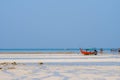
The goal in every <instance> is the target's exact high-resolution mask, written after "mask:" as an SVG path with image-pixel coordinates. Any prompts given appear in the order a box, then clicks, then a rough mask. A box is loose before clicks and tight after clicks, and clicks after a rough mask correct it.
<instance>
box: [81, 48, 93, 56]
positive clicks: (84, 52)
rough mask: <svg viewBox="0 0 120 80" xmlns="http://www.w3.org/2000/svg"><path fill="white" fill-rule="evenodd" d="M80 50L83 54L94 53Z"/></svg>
mask: <svg viewBox="0 0 120 80" xmlns="http://www.w3.org/2000/svg"><path fill="white" fill-rule="evenodd" d="M80 52H81V53H82V54H84V55H90V54H94V52H88V51H84V50H82V49H80Z"/></svg>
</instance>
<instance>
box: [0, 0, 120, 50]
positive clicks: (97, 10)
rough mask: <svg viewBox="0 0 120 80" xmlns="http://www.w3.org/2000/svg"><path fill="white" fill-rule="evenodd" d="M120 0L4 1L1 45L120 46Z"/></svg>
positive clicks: (0, 20)
mask: <svg viewBox="0 0 120 80" xmlns="http://www.w3.org/2000/svg"><path fill="white" fill-rule="evenodd" d="M119 9H120V0H99V1H98V0H60V1H57V0H46V1H42V0H1V1H0V48H8V49H9V48H81V47H83V48H119V47H120V45H119V41H120V37H119V31H120V10H119Z"/></svg>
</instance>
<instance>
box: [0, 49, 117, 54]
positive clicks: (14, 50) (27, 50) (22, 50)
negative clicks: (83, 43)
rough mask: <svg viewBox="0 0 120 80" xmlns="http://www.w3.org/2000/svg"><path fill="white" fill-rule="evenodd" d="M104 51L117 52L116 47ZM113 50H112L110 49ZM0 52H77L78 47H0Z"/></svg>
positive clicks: (78, 50)
mask: <svg viewBox="0 0 120 80" xmlns="http://www.w3.org/2000/svg"><path fill="white" fill-rule="evenodd" d="M100 49H101V48H83V50H87V51H93V50H97V51H98V52H100ZM102 50H103V52H104V53H109V54H111V53H118V49H117V48H116V49H115V48H102ZM111 50H113V51H111ZM0 52H74V53H79V52H80V48H43V49H42V48H34V49H33V48H32V49H30V48H29V49H0Z"/></svg>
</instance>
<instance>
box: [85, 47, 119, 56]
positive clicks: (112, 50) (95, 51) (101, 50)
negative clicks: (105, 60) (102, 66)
mask: <svg viewBox="0 0 120 80" xmlns="http://www.w3.org/2000/svg"><path fill="white" fill-rule="evenodd" d="M103 51H104V50H103V49H102V48H101V49H100V50H99V53H101V54H102V53H103ZM115 51H117V52H119V53H120V48H118V49H111V52H115ZM86 52H90V51H89V49H86ZM92 53H93V54H94V55H97V54H98V51H97V50H96V49H94V50H93V51H92Z"/></svg>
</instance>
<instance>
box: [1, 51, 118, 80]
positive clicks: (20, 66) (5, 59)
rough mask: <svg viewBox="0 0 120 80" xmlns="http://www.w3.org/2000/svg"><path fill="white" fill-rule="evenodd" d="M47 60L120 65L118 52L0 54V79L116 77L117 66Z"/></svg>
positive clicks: (95, 79)
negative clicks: (109, 53)
mask: <svg viewBox="0 0 120 80" xmlns="http://www.w3.org/2000/svg"><path fill="white" fill-rule="evenodd" d="M41 62H43V64H42V63H41ZM49 62H52V63H54V62H57V63H59V62H60V63H63V62H66V63H75V62H77V63H81V62H88V63H91V62H96V63H99V62H106V63H107V62H110V63H114V62H117V64H120V55H97V56H94V55H90V56H83V55H80V54H12V53H11V54H8V53H7V54H1V55H0V78H1V79H2V80H120V66H119V65H87V66H86V65H67V64H66V65H62V64H47V63H49ZM32 63H34V64H32Z"/></svg>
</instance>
